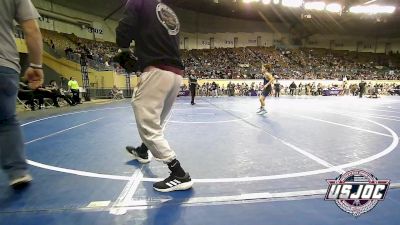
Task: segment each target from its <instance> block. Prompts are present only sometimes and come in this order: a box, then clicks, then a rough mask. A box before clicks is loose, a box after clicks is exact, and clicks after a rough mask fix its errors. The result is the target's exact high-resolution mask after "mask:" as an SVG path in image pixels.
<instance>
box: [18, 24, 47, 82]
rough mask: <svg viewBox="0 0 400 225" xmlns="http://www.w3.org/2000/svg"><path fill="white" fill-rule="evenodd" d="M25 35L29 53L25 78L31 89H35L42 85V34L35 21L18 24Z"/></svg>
mask: <svg viewBox="0 0 400 225" xmlns="http://www.w3.org/2000/svg"><path fill="white" fill-rule="evenodd" d="M20 25H21V26H22V29H23V31H24V34H25V41H26V45H27V47H28V52H29V62H30V66H29V68H28V69H27V70H26V71H25V77H26V79H27V80H28V82H29V87H30V88H31V89H37V88H38V87H40V86H41V85H42V84H43V80H44V75H43V67H42V49H43V42H42V34H41V33H40V29H39V25H38V24H37V22H36V20H25V21H22V22H21V23H20Z"/></svg>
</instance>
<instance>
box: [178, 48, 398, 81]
mask: <svg viewBox="0 0 400 225" xmlns="http://www.w3.org/2000/svg"><path fill="white" fill-rule="evenodd" d="M183 59H184V63H185V66H186V67H187V70H191V71H194V73H195V74H196V75H197V76H198V77H200V78H218V79H254V78H255V79H257V78H260V77H261V76H262V75H261V73H260V68H261V64H264V63H268V64H271V65H272V70H273V74H274V75H275V76H278V77H279V78H281V79H301V80H303V79H305V80H307V79H313V80H314V79H343V78H345V79H347V80H357V79H361V78H363V79H367V80H375V79H380V80H382V79H384V80H397V79H399V78H400V70H399V69H400V56H399V55H385V54H374V53H356V52H349V51H331V50H327V49H293V50H286V49H276V48H272V47H271V48H264V47H248V48H235V49H223V48H220V49H207V50H190V51H183Z"/></svg>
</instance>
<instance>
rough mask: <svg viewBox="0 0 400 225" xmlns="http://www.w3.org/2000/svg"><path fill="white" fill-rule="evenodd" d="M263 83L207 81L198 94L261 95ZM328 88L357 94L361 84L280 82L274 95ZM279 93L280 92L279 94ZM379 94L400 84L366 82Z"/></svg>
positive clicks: (393, 90) (369, 90) (397, 90)
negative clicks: (283, 83)
mask: <svg viewBox="0 0 400 225" xmlns="http://www.w3.org/2000/svg"><path fill="white" fill-rule="evenodd" d="M185 90H188V87H187V86H186V85H183V86H182V87H181V91H185ZM262 90H263V84H262V83H261V82H260V83H256V82H252V83H251V84H248V83H245V82H242V83H234V82H229V83H228V84H227V85H225V84H223V85H218V84H217V83H215V82H206V83H203V84H202V85H198V86H197V91H196V92H197V95H199V96H212V97H218V96H223V95H225V96H259V95H260V94H261V93H262ZM328 90H337V91H338V92H337V93H338V95H353V96H357V95H358V94H359V91H360V87H359V84H356V83H353V84H349V83H348V82H342V84H341V85H332V84H330V85H324V84H322V83H316V82H310V83H301V82H300V83H296V82H294V81H293V82H292V83H290V84H289V85H282V84H280V83H279V81H278V82H276V84H275V85H274V88H273V93H272V95H273V96H275V97H278V96H279V95H291V96H303V95H305V96H307V95H308V96H321V95H326V91H328ZM278 93H279V94H278ZM374 93H376V94H379V95H400V84H396V83H380V84H373V83H371V82H369V83H367V84H366V90H365V94H367V95H372V94H374Z"/></svg>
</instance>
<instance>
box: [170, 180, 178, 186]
mask: <svg viewBox="0 0 400 225" xmlns="http://www.w3.org/2000/svg"><path fill="white" fill-rule="evenodd" d="M169 183H170V184H172V185H174V186H175V185H177V183H175V182H174V181H173V180H172V181H170V182H169Z"/></svg>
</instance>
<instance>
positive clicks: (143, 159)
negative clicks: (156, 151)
mask: <svg viewBox="0 0 400 225" xmlns="http://www.w3.org/2000/svg"><path fill="white" fill-rule="evenodd" d="M139 149H140V147H137V148H135V147H132V146H126V151H128V152H129V154H131V155H132V156H133V159H136V160H137V161H139V162H140V163H143V164H145V163H149V162H150V159H149V153H148V151H146V152H140V151H139Z"/></svg>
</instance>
